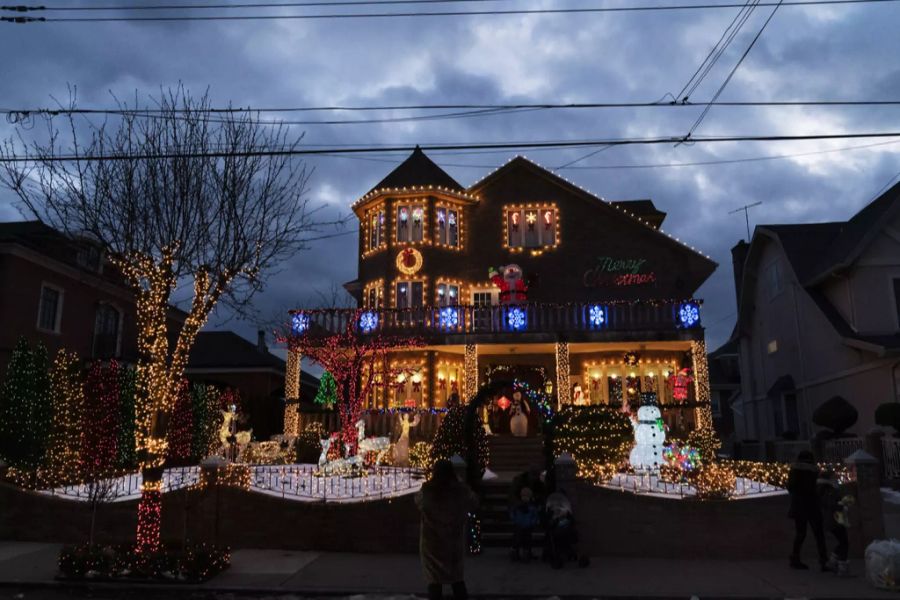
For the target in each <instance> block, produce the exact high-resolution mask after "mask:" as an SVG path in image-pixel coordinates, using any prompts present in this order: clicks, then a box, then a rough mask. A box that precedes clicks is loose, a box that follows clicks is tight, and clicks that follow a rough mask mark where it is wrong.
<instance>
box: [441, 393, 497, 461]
mask: <svg viewBox="0 0 900 600" xmlns="http://www.w3.org/2000/svg"><path fill="white" fill-rule="evenodd" d="M465 421H466V407H465V406H456V407H453V408H451V409H450V410H449V411H447V415H446V416H445V417H444V420H443V421H441V426H440V428H438V430H437V433H436V434H435V436H434V443H433V445H432V447H431V460H432V462H436V461H438V460H449V459H450V458H451V457H453V455H454V454H458V455H460V456H461V457H462V458H463V459H464V460H465V461H466V463H470V462H471V461H472V460H473V459H474V460H475V461H476V462H477V465H478V470H480V471H481V472H484V470H485V469H487V465H488V445H487V436H486V435H485V433H484V427H482V426H481V424H480V423H478V422H477V420H476V422H475V423H474V424H473V426H472V438H473V439H472V445H473V447H471V448H470V447H468V441H467V440H466V439H465V438H466V434H465Z"/></svg>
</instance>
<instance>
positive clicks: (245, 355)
mask: <svg viewBox="0 0 900 600" xmlns="http://www.w3.org/2000/svg"><path fill="white" fill-rule="evenodd" d="M284 366H285V363H284V361H283V360H281V359H280V358H278V357H277V356H275V355H274V354H272V353H271V352H269V351H268V350H266V351H261V350H260V349H259V348H258V347H257V346H256V344H254V343H253V342H250V341H248V340H246V339H244V338H242V337H241V336H239V335H238V334H236V333H234V332H233V331H201V332H200V333H199V334H198V335H197V339H196V340H195V341H194V347H193V348H191V356H190V359H189V360H188V369H211V368H219V369H226V368H250V367H270V368H273V369H279V370H284Z"/></svg>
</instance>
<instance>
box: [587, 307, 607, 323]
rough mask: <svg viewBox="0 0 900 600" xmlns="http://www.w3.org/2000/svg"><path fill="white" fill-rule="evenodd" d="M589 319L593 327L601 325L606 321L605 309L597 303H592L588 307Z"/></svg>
mask: <svg viewBox="0 0 900 600" xmlns="http://www.w3.org/2000/svg"><path fill="white" fill-rule="evenodd" d="M589 315H590V321H591V325H593V326H594V327H602V326H603V324H604V323H606V310H604V308H603V307H602V306H600V305H599V304H594V305H593V306H591V308H590V313H589Z"/></svg>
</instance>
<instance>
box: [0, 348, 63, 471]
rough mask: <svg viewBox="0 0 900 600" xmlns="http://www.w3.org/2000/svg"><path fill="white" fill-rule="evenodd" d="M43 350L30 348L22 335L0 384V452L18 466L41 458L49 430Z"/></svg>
mask: <svg viewBox="0 0 900 600" xmlns="http://www.w3.org/2000/svg"><path fill="white" fill-rule="evenodd" d="M47 366H48V365H47V350H46V348H44V346H43V344H38V346H37V347H36V348H35V349H34V350H31V348H29V346H28V342H27V341H25V339H24V338H22V339H20V340H19V342H18V343H17V344H16V347H15V350H13V354H12V357H11V359H10V362H9V365H8V367H7V370H6V377H5V378H4V380H3V386H2V388H0V456H2V457H3V458H4V459H6V460H7V461H8V462H9V464H10V465H11V466H13V467H17V468H19V469H23V470H27V471H34V470H36V469H37V468H38V467H39V466H40V465H41V462H42V461H43V459H44V453H45V451H46V448H47V439H48V433H49V430H50V420H51V416H52V414H51V409H50V380H49V377H48V375H47V371H48V369H47Z"/></svg>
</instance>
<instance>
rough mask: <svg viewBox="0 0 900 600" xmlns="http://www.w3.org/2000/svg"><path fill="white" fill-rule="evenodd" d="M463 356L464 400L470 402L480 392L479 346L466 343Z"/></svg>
mask: <svg viewBox="0 0 900 600" xmlns="http://www.w3.org/2000/svg"><path fill="white" fill-rule="evenodd" d="M463 357H464V358H463V402H468V401H469V400H470V399H472V398H474V397H475V394H476V393H478V384H479V382H478V346H476V345H475V344H466V347H465V350H464V353H463Z"/></svg>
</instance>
